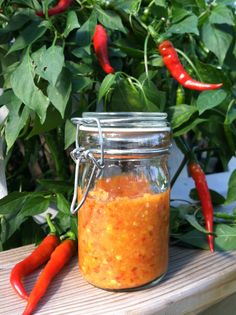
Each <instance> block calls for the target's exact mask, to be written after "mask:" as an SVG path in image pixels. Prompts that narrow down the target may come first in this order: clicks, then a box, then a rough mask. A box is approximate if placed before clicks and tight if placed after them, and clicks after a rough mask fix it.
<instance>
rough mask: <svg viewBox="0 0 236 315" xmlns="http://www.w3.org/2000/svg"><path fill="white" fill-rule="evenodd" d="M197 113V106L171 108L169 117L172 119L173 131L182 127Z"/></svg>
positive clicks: (183, 105)
mask: <svg viewBox="0 0 236 315" xmlns="http://www.w3.org/2000/svg"><path fill="white" fill-rule="evenodd" d="M196 111H197V108H196V107H195V106H189V105H185V104H182V105H179V106H171V107H169V109H168V113H169V117H170V119H171V126H172V128H173V129H175V128H178V127H180V126H181V125H182V124H184V123H185V122H186V121H188V120H189V119H190V117H191V116H192V115H193V114H194V113H195V112H196Z"/></svg>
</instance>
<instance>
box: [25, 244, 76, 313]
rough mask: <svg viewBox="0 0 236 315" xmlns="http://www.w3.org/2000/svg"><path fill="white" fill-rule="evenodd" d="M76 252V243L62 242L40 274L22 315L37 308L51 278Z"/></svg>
mask: <svg viewBox="0 0 236 315" xmlns="http://www.w3.org/2000/svg"><path fill="white" fill-rule="evenodd" d="M75 252H76V242H75V240H72V239H66V240H64V241H63V242H62V243H61V244H60V245H58V246H57V248H56V249H55V250H54V252H53V253H52V255H51V258H50V260H49V261H48V263H47V264H46V266H45V267H44V269H43V271H42V272H41V273H40V275H39V277H38V279H37V281H36V283H35V286H34V288H33V290H32V291H31V293H30V296H29V299H28V303H27V305H26V308H25V310H24V312H23V314H22V315H30V314H32V312H33V311H34V309H35V308H36V307H37V304H38V302H39V300H40V299H41V298H42V297H43V296H44V294H45V292H46V291H47V288H48V286H49V285H50V283H51V281H52V280H53V278H54V277H55V276H56V275H57V274H58V273H59V271H60V270H61V269H62V268H63V267H64V265H65V264H66V263H67V262H69V260H70V259H71V257H72V256H73V255H74V253H75Z"/></svg>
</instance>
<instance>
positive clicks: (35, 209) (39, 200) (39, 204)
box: [20, 195, 50, 217]
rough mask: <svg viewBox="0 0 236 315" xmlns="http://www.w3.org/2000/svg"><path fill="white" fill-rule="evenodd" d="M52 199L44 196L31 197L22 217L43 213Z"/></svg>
mask: <svg viewBox="0 0 236 315" xmlns="http://www.w3.org/2000/svg"><path fill="white" fill-rule="evenodd" d="M49 203H50V199H49V198H46V197H44V196H34V195H32V196H30V197H28V198H27V199H26V201H25V203H24V205H23V207H22V209H21V211H20V215H21V216H23V217H27V216H34V215H37V214H40V213H43V212H44V211H45V210H47V208H48V207H49Z"/></svg>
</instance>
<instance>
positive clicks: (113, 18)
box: [96, 7, 126, 33]
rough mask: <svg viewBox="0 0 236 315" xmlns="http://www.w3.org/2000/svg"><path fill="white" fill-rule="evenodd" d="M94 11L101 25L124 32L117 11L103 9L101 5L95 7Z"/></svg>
mask: <svg viewBox="0 0 236 315" xmlns="http://www.w3.org/2000/svg"><path fill="white" fill-rule="evenodd" d="M96 12H97V17H98V20H99V22H100V23H101V24H102V25H103V26H105V27H106V28H109V29H111V30H117V31H121V32H123V33H126V29H125V28H124V25H123V24H122V20H121V18H120V16H119V15H118V14H117V13H115V12H114V11H110V10H106V11H105V10H103V9H102V8H101V7H96Z"/></svg>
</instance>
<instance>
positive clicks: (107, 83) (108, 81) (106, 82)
mask: <svg viewBox="0 0 236 315" xmlns="http://www.w3.org/2000/svg"><path fill="white" fill-rule="evenodd" d="M115 80H116V75H114V74H112V73H110V74H108V75H106V76H105V78H104V79H103V81H102V83H101V86H100V89H99V93H98V102H100V101H101V99H102V98H103V96H105V95H106V94H107V93H108V91H109V90H110V88H111V87H112V85H113V84H114V83H115Z"/></svg>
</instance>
